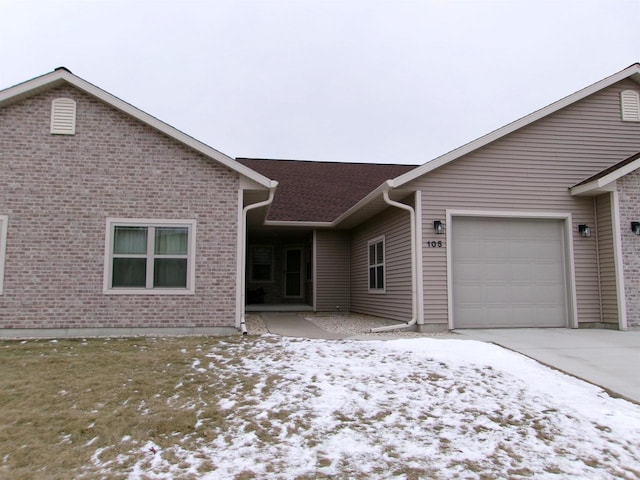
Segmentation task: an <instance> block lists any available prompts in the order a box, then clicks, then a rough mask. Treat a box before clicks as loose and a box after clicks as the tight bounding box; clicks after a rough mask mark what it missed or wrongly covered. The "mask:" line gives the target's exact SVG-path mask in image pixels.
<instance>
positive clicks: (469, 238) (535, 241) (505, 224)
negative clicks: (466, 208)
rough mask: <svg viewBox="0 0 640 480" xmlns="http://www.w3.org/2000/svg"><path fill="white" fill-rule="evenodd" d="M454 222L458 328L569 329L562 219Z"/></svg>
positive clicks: (475, 219)
mask: <svg viewBox="0 0 640 480" xmlns="http://www.w3.org/2000/svg"><path fill="white" fill-rule="evenodd" d="M452 223H453V229H452V246H451V248H452V266H451V274H452V281H453V290H452V294H453V308H454V327H456V328H471V327H486V328H492V327H524V326H527V327H533V326H555V327H562V326H566V323H567V300H566V297H567V295H566V262H565V260H564V243H563V221H562V220H548V219H544V220H539V219H514V218H479V217H468V218H464V217H455V218H454V219H453V220H452Z"/></svg>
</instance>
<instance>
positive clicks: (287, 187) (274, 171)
mask: <svg viewBox="0 0 640 480" xmlns="http://www.w3.org/2000/svg"><path fill="white" fill-rule="evenodd" d="M236 160H237V161H238V162H240V163H241V164H243V165H245V166H247V167H249V168H251V169H252V170H255V171H256V172H258V173H261V174H262V175H264V176H266V177H269V178H270V179H272V180H277V181H278V182H279V185H278V188H277V190H276V196H275V198H274V201H273V204H272V205H271V209H270V210H269V217H268V220H274V221H311V222H331V221H333V220H335V219H336V218H338V217H339V216H340V215H341V214H343V213H344V212H346V211H347V210H348V209H349V208H351V207H352V206H353V205H355V204H356V203H357V202H358V201H359V200H361V199H362V198H363V197H365V196H366V195H367V194H368V193H369V192H371V191H372V190H374V189H375V188H376V187H378V186H379V185H380V184H381V183H382V182H384V181H385V180H388V179H390V178H394V177H397V176H398V175H402V174H403V173H406V172H408V171H409V170H413V169H414V168H416V167H417V165H387V164H373V163H337V162H310V161H300V160H269V159H257V158H237V159H236Z"/></svg>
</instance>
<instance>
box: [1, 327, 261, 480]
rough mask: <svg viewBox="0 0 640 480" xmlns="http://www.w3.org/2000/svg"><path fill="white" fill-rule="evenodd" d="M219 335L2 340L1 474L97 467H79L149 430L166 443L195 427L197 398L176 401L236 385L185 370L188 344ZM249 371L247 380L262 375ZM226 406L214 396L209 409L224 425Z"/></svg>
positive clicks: (146, 436)
mask: <svg viewBox="0 0 640 480" xmlns="http://www.w3.org/2000/svg"><path fill="white" fill-rule="evenodd" d="M229 342H231V345H233V341H232V340H231V341H230V340H228V339H227V340H225V344H229ZM215 343H219V341H218V340H216V339H204V338H195V337H194V338H158V339H154V338H148V339H147V338H135V339H105V340H92V341H82V340H65V341H59V342H49V341H28V342H26V343H23V342H17V341H16V342H2V343H0V358H1V359H2V361H1V364H2V368H0V478H11V479H12V480H13V479H15V480H20V479H38V478H43V479H44V478H46V479H58V478H59V479H68V478H71V477H74V476H75V477H78V476H82V475H83V473H84V474H86V475H87V476H88V477H91V469H90V468H89V469H88V470H86V471H83V470H81V469H82V468H83V467H87V466H88V465H91V455H92V454H94V452H96V450H97V449H99V448H105V450H104V452H103V453H102V455H101V457H100V460H101V461H102V462H108V461H112V460H115V459H116V457H117V456H118V454H120V453H124V452H126V451H129V450H131V448H132V447H133V446H135V445H139V446H142V445H144V444H145V443H146V442H147V441H148V440H152V441H153V442H155V443H156V444H157V445H159V446H163V444H165V443H166V441H167V439H168V438H170V437H171V436H172V435H175V434H176V433H177V434H180V435H182V436H185V435H189V434H193V433H194V426H195V425H196V421H197V418H196V412H197V411H198V409H197V405H196V406H194V407H195V408H176V407H183V406H184V405H183V404H182V403H184V402H185V401H189V400H193V399H194V398H198V395H196V389H197V388H198V387H200V388H203V387H204V388H208V389H211V390H216V389H225V388H236V387H237V384H236V383H234V384H233V385H230V384H229V382H228V381H226V380H225V378H219V379H218V381H217V384H215V385H212V386H202V385H200V384H199V383H198V382H197V381H195V380H194V378H193V377H192V376H191V377H190V376H185V371H187V370H188V368H186V367H188V366H190V365H191V362H192V360H193V355H190V354H189V352H191V353H194V352H195V350H196V349H198V348H200V349H201V350H206V349H209V348H211V345H212V344H215ZM220 354H221V355H222V356H223V359H224V350H222V351H221V352H220ZM223 359H218V360H216V359H212V361H213V362H215V361H221V360H223ZM245 380H246V382H245V384H244V385H241V388H245V389H251V388H252V387H253V386H254V385H255V383H257V379H255V378H251V377H247V378H246V379H245ZM179 384H181V385H180V387H179V388H178V389H177V388H176V386H177V385H179ZM178 390H179V391H180V395H179V396H178V397H176V392H177V391H178ZM226 415H227V413H225V412H221V411H219V410H218V409H216V408H215V407H212V406H211V405H208V406H206V411H205V413H204V414H203V415H202V416H203V417H206V418H207V422H208V425H207V427H208V430H209V431H221V430H222V429H223V428H224V422H225V417H226ZM205 432H206V430H205ZM203 433H204V432H203ZM205 434H206V433H205ZM123 439H124V441H123ZM151 453H152V452H151ZM122 467H123V468H122V471H123V472H124V471H125V470H126V467H127V465H122ZM205 467H206V466H205ZM70 472H75V473H74V474H73V475H72V474H70ZM113 478H124V475H123V476H122V477H119V476H117V477H113Z"/></svg>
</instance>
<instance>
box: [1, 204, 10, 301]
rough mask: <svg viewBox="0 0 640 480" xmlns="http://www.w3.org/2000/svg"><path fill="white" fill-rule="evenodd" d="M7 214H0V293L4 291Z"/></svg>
mask: <svg viewBox="0 0 640 480" xmlns="http://www.w3.org/2000/svg"><path fill="white" fill-rule="evenodd" d="M8 225H9V216H8V215H0V295H2V293H3V291H4V264H5V257H6V254H7V231H8Z"/></svg>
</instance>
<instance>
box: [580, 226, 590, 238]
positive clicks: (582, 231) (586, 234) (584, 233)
mask: <svg viewBox="0 0 640 480" xmlns="http://www.w3.org/2000/svg"><path fill="white" fill-rule="evenodd" d="M578 232H580V235H582V236H583V237H590V236H591V227H590V226H588V225H578Z"/></svg>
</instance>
